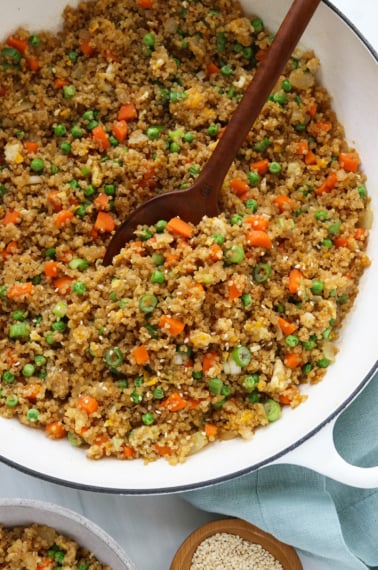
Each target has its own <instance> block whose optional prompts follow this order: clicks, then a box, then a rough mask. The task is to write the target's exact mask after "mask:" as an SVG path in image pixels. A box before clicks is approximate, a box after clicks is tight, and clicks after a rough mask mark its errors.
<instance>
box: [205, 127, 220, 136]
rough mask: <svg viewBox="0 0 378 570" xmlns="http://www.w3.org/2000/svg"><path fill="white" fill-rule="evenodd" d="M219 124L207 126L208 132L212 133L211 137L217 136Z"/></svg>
mask: <svg viewBox="0 0 378 570" xmlns="http://www.w3.org/2000/svg"><path fill="white" fill-rule="evenodd" d="M219 129H220V127H219V125H210V126H209V127H208V128H207V134H208V135H210V136H211V137H216V136H217V134H218V133H219Z"/></svg>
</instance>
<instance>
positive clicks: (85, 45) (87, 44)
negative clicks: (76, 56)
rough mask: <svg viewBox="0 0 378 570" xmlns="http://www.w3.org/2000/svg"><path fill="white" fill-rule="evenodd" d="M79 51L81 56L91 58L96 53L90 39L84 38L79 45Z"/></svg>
mask: <svg viewBox="0 0 378 570" xmlns="http://www.w3.org/2000/svg"><path fill="white" fill-rule="evenodd" d="M80 50H81V53H82V54H83V55H86V56H87V57H91V56H92V55H94V54H95V53H96V48H95V47H94V46H93V45H92V44H91V38H84V39H83V40H82V41H81V43H80Z"/></svg>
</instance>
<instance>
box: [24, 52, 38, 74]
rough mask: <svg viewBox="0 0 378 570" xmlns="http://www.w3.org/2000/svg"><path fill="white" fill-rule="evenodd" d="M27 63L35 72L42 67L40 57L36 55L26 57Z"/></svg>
mask: <svg viewBox="0 0 378 570" xmlns="http://www.w3.org/2000/svg"><path fill="white" fill-rule="evenodd" d="M25 60H26V65H27V66H28V68H29V69H30V71H34V72H35V73H36V72H37V71H39V68H40V67H41V64H40V61H39V58H38V57H37V56H36V55H28V56H27V57H26V58H25Z"/></svg>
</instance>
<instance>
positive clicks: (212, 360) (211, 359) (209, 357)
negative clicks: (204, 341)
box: [202, 351, 218, 372]
mask: <svg viewBox="0 0 378 570" xmlns="http://www.w3.org/2000/svg"><path fill="white" fill-rule="evenodd" d="M217 360H218V353H217V352H212V351H208V352H205V354H204V355H203V359H202V370H203V371H204V372H208V371H209V370H210V369H211V368H212V367H213V366H214V365H215V364H216V362H217Z"/></svg>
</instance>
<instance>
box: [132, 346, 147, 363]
mask: <svg viewBox="0 0 378 570" xmlns="http://www.w3.org/2000/svg"><path fill="white" fill-rule="evenodd" d="M133 356H134V358H135V362H136V363H137V364H138V365H140V366H144V365H145V364H147V363H148V362H149V361H150V355H149V354H148V350H147V348H146V347H145V346H144V345H143V344H141V345H140V346H136V347H135V348H134V350H133Z"/></svg>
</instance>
